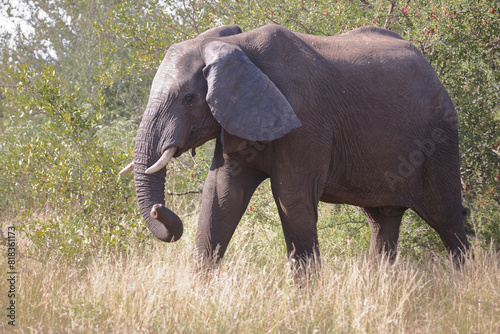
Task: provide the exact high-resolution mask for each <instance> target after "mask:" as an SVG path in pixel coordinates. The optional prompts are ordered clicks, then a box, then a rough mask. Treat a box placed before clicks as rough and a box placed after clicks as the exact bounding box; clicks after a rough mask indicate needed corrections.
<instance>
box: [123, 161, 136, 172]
mask: <svg viewBox="0 0 500 334" xmlns="http://www.w3.org/2000/svg"><path fill="white" fill-rule="evenodd" d="M133 171H134V162H133V161H132V162H131V163H129V164H128V165H127V167H125V168H123V169H122V170H121V171H120V175H124V174H128V173H132V172H133Z"/></svg>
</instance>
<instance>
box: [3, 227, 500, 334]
mask: <svg viewBox="0 0 500 334" xmlns="http://www.w3.org/2000/svg"><path fill="white" fill-rule="evenodd" d="M248 234H249V233H239V234H238V235H237V236H235V237H236V240H233V243H232V248H231V249H230V251H229V254H228V256H227V257H226V258H225V259H224V261H223V264H222V267H221V269H220V271H218V272H217V273H215V274H214V275H213V277H211V278H202V277H200V276H197V275H194V274H193V273H192V272H191V271H190V267H189V253H190V252H189V250H190V244H189V242H190V241H189V240H192V239H190V238H189V237H188V238H186V240H181V241H179V242H178V243H176V244H173V245H163V244H160V243H155V244H154V246H152V247H150V248H148V249H144V248H142V249H130V250H129V252H128V253H123V252H122V253H109V254H101V255H99V256H96V257H95V258H92V259H89V260H88V261H87V264H86V265H85V266H84V267H79V266H75V265H71V264H64V262H59V261H58V260H57V259H52V262H47V263H40V262H37V261H34V260H28V259H22V258H21V259H20V260H19V261H20V262H22V267H23V269H22V270H21V273H20V275H19V284H20V285H19V294H18V296H19V299H18V302H19V309H18V318H17V321H18V324H19V326H18V327H17V328H16V329H17V330H18V331H20V332H27V333H29V332H33V333H38V332H40V333H143V332H144V333H288V332H290V333H291V332H293V333H316V332H317V333H500V260H499V254H497V253H495V252H494V251H489V252H487V251H482V250H480V249H478V250H476V259H475V261H474V262H472V263H469V264H467V265H466V267H465V268H464V270H463V271H461V272H458V271H455V270H454V269H453V268H452V266H451V265H450V264H449V262H448V260H447V259H444V258H440V259H434V260H428V261H421V262H415V261H411V260H401V259H400V260H398V262H397V263H396V264H395V265H387V264H381V265H378V266H374V265H373V264H371V263H370V262H369V261H368V260H367V258H366V256H364V255H332V253H330V252H328V246H326V249H323V253H322V256H323V257H322V261H323V268H322V274H321V277H319V278H316V279H315V280H313V281H311V282H310V284H309V286H303V287H301V288H298V287H297V286H296V285H295V284H294V282H293V280H292V278H291V277H290V274H289V271H288V270H287V268H286V261H285V259H284V255H283V254H284V253H283V252H282V249H281V247H282V246H280V244H279V242H276V243H274V244H273V243H272V242H271V243H269V242H268V243H267V247H266V246H260V245H257V246H256V243H255V238H248V237H247V236H248ZM270 238H274V236H272V235H271V236H270ZM276 238H277V237H276ZM278 239H279V238H278ZM252 240H253V241H252ZM324 248H325V247H324ZM5 262H6V260H2V266H1V269H2V272H6V268H5V266H4V264H5ZM2 286H3V285H2ZM3 295H4V292H3V291H2V298H4V297H5V296H3ZM0 300H1V301H2V305H3V304H4V303H5V299H0ZM2 309H3V306H2ZM2 319H3V320H2V323H1V324H0V330H1V331H4V330H5V329H9V330H10V329H11V328H7V325H6V321H5V318H4V317H2Z"/></svg>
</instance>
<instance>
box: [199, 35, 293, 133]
mask: <svg viewBox="0 0 500 334" xmlns="http://www.w3.org/2000/svg"><path fill="white" fill-rule="evenodd" d="M200 49H201V54H202V57H203V61H204V62H205V65H206V66H205V68H204V69H203V74H204V75H205V78H206V79H207V83H208V93H207V98H206V99H207V103H208V105H209V106H210V109H211V110H212V113H213V115H214V117H215V119H216V120H217V121H218V122H219V123H220V124H221V126H222V127H223V128H224V129H225V130H226V131H227V132H229V133H230V134H232V135H235V136H238V137H240V138H244V139H247V140H252V141H270V140H275V139H278V138H280V137H282V136H284V135H285V134H287V133H288V132H290V131H292V130H293V129H296V128H298V127H300V126H302V124H301V123H300V121H299V120H298V118H297V116H296V115H295V113H294V112H293V109H292V107H291V106H290V104H289V103H288V101H287V100H286V98H285V97H284V96H283V94H282V93H281V92H280V90H279V89H278V88H277V87H276V86H275V85H274V83H273V82H272V81H271V80H270V79H269V78H268V77H267V76H266V75H265V74H264V73H263V72H262V71H261V70H260V69H259V68H258V67H257V66H255V64H254V63H252V61H251V60H250V59H249V58H248V57H247V55H246V54H245V53H244V52H243V51H242V50H241V49H240V48H238V47H236V46H234V45H232V44H228V43H224V42H221V41H219V40H213V39H212V40H210V39H208V40H205V41H203V42H201V43H200Z"/></svg>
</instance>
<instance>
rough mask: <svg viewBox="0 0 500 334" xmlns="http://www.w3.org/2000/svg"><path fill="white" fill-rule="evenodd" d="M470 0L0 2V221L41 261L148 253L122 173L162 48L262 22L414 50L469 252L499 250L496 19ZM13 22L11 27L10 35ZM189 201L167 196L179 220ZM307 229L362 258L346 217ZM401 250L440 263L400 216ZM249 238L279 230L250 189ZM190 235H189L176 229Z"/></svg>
mask: <svg viewBox="0 0 500 334" xmlns="http://www.w3.org/2000/svg"><path fill="white" fill-rule="evenodd" d="M498 7H499V6H498V3H497V2H495V1H487V0H480V1H474V2H472V3H471V2H468V1H464V0H456V1H453V0H426V1H424V0H415V1H413V0H410V1H391V2H390V1H381V0H359V1H347V0H343V1H326V0H319V1H304V0H291V1H286V2H281V1H275V0H234V1H227V0H178V1H159V0H154V1H111V0H84V1H79V2H75V1H64V0H52V1H28V2H26V3H22V4H17V3H12V2H10V1H8V0H2V1H1V2H0V13H1V14H2V15H3V16H4V17H5V18H7V19H8V20H9V22H17V23H19V25H18V26H17V28H16V29H15V30H5V29H4V30H2V32H1V34H0V52H1V57H2V58H1V59H2V62H1V66H0V89H1V90H0V93H1V95H0V187H1V189H2V195H1V196H0V212H1V219H2V222H3V223H4V224H15V225H16V226H17V227H18V229H19V230H21V231H22V232H23V235H24V236H25V238H26V239H27V240H28V241H29V244H30V247H28V248H27V249H26V250H25V251H26V253H27V254H29V255H30V256H34V257H36V258H39V259H43V258H48V257H50V256H52V255H54V254H57V255H58V256H61V258H62V259H66V260H68V261H73V262H74V261H76V262H77V263H79V262H83V261H85V259H86V258H88V257H87V256H88V255H89V254H94V253H95V252H96V251H97V250H102V249H110V248H111V249H125V248H128V247H131V245H146V244H151V243H152V242H154V241H153V240H152V237H151V236H150V234H149V232H148V231H147V230H146V228H145V227H144V224H143V223H142V222H141V218H140V215H139V212H138V209H137V207H136V202H135V193H134V185H133V181H132V180H131V178H130V177H128V176H125V177H119V176H118V171H119V170H120V169H121V168H122V167H123V166H124V165H126V164H127V163H128V162H129V161H130V157H131V153H132V147H133V141H134V137H135V132H136V129H137V125H138V121H139V120H140V117H141V113H142V109H143V108H144V106H145V105H146V102H147V98H148V92H149V87H150V84H151V81H152V78H153V76H154V73H155V71H156V69H157V67H158V65H159V63H160V62H161V60H162V57H163V55H164V53H165V52H166V49H167V48H168V47H169V46H170V45H171V44H173V43H176V42H179V41H181V40H185V39H188V38H193V37H195V36H196V35H198V34H199V33H201V32H203V31H205V30H206V29H209V28H211V27H215V26H219V25H221V24H237V25H239V26H240V27H241V28H242V29H243V30H244V31H246V30H250V29H254V28H256V27H259V26H262V25H264V24H269V23H274V24H280V25H283V26H285V27H287V28H289V29H291V30H294V31H297V32H305V33H309V34H316V35H335V34H341V33H343V32H346V31H349V30H351V29H353V28H356V27H360V26H365V25H376V26H380V27H384V28H387V29H391V30H393V31H395V32H397V33H399V34H401V35H402V36H403V37H404V38H405V39H407V40H410V41H412V42H413V43H414V44H415V45H416V46H417V47H418V48H419V49H420V51H421V52H422V53H423V54H424V55H425V56H426V57H427V59H428V60H429V61H430V62H431V64H432V65H433V66H434V68H435V69H436V71H437V73H438V75H439V77H440V78H441V80H442V82H443V83H444V85H445V86H446V88H447V90H448V91H449V93H450V95H451V97H452V99H453V101H454V103H455V105H456V108H457V112H458V114H459V120H460V137H461V147H460V149H461V158H462V178H463V187H464V192H463V199H464V205H465V206H466V207H468V208H469V212H470V214H469V219H468V229H469V231H470V232H471V233H473V234H474V236H473V237H472V236H471V237H472V238H473V240H474V242H475V243H476V244H477V245H479V246H480V247H483V248H488V247H489V246H490V243H491V242H493V244H494V245H496V247H498V245H499V242H500V225H499V224H498V222H499V221H500V213H499V206H500V182H499V180H498V179H499V178H500V151H499V150H500V147H499V146H500V145H499V141H500V131H499V130H500V107H499V103H498V102H499V100H500V99H499V98H500V72H499V71H500V56H499V54H500V53H499V50H500V37H499V36H500V17H499V14H498V13H499V11H500V8H498ZM20 23H22V24H20ZM212 150H213V143H207V144H206V145H204V146H203V147H202V148H201V149H199V150H198V155H197V156H196V157H190V156H188V155H185V156H183V157H181V158H179V159H177V161H175V162H174V163H173V164H172V165H171V166H170V167H169V171H168V179H167V185H166V187H167V190H168V191H171V192H173V193H183V192H186V191H197V190H199V189H201V187H202V184H203V181H204V179H205V177H206V173H207V171H208V166H209V165H210V160H211V154H212ZM198 202H199V195H198V194H196V193H195V194H189V195H185V196H176V195H168V196H167V205H169V206H171V207H173V209H174V210H176V212H178V213H179V214H180V215H181V216H183V217H190V216H191V215H195V214H196V213H197V207H198ZM320 213H321V215H320V221H319V228H320V231H321V233H322V234H323V236H322V237H323V238H324V239H325V240H332V241H333V242H335V244H336V245H338V247H335V248H334V249H336V250H337V251H338V252H339V253H345V252H359V251H366V249H367V245H368V242H369V241H368V236H369V231H368V227H367V224H366V222H365V220H364V217H363V216H362V215H361V214H360V213H359V212H358V211H357V210H356V209H355V208H352V207H347V206H338V205H337V206H333V205H321V208H320ZM404 220H405V224H404V226H403V231H402V237H401V245H400V250H401V253H402V254H403V255H407V256H410V257H416V258H421V257H422V256H429V254H434V253H440V252H442V250H443V249H442V246H441V243H440V241H439V238H438V237H437V236H436V234H435V233H434V232H433V231H432V230H431V229H430V228H429V227H428V226H427V225H426V224H424V223H423V222H421V221H420V219H419V218H418V217H417V216H416V215H415V214H414V213H412V212H409V213H408V214H407V215H406V216H405V218H404ZM243 224H246V226H249V227H250V229H248V230H246V232H245V233H248V234H249V238H251V237H252V235H253V234H254V233H257V232H255V231H256V230H259V229H279V220H278V217H277V214H276V210H275V208H274V203H273V200H272V197H271V196H270V191H269V184H268V183H263V184H262V185H261V187H259V189H258V191H257V192H256V195H255V196H254V198H253V200H252V203H251V204H250V206H249V208H248V210H247V214H246V215H245V216H244V222H243ZM188 228H191V229H194V228H195V227H194V226H191V227H188ZM349 247H350V249H349Z"/></svg>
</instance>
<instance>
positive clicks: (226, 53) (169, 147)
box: [123, 25, 470, 267]
mask: <svg viewBox="0 0 500 334" xmlns="http://www.w3.org/2000/svg"><path fill="white" fill-rule="evenodd" d="M213 139H215V140H216V142H215V151H214V157H213V161H212V164H211V167H210V171H209V172H208V176H207V178H206V181H205V183H204V186H203V190H202V195H201V196H202V199H201V208H200V215H199V221H198V229H197V232H196V236H195V240H194V246H193V258H194V259H195V261H198V262H199V263H201V264H202V265H203V264H206V263H208V261H209V259H211V260H210V261H215V262H216V263H219V262H220V260H221V259H222V258H223V256H224V253H225V251H226V249H227V247H228V244H229V242H230V239H231V237H232V236H233V233H234V232H235V229H236V227H237V225H238V223H239V221H240V219H241V218H242V216H243V214H244V213H245V211H246V208H247V206H248V204H249V201H250V198H251V197H252V195H253V193H254V191H255V190H256V188H257V187H258V186H259V184H260V183H261V182H262V181H263V180H265V179H268V178H269V179H270V183H271V188H272V194H273V197H274V199H275V202H276V205H277V209H278V212H279V217H280V220H281V225H282V229H283V233H284V238H285V242H286V247H287V253H288V257H289V259H290V261H291V262H292V263H296V266H298V267H300V266H301V264H304V263H307V262H308V261H310V260H311V259H316V260H318V261H319V256H320V252H319V244H318V231H317V220H318V204H319V202H320V201H322V202H326V203H343V204H349V205H354V206H358V207H359V208H360V209H361V210H362V212H363V213H364V214H365V215H366V218H367V222H368V223H369V227H370V231H371V241H370V249H369V255H370V257H373V258H381V257H389V258H390V259H394V257H395V256H396V252H397V241H398V236H399V231H400V224H401V220H402V217H403V214H404V213H405V211H406V210H407V209H411V210H413V211H415V212H416V213H417V214H418V215H419V216H420V217H421V218H422V219H423V220H424V221H425V222H426V223H428V224H429V225H430V226H431V227H432V228H433V229H434V230H435V231H436V232H437V233H438V234H439V236H440V238H441V240H442V242H443V244H444V246H445V248H446V250H447V251H448V252H449V253H450V255H452V257H453V259H454V260H455V261H456V262H459V263H462V262H463V261H464V259H465V257H466V254H468V252H469V250H470V244H469V242H468V240H467V236H466V233H465V229H464V222H463V220H464V218H463V215H462V211H463V207H462V198H461V178H460V160H459V148H458V144H459V142H458V122H457V114H456V111H455V108H454V105H453V103H452V101H451V99H450V97H449V95H448V93H447V91H446V90H445V88H444V86H443V85H442V83H441V82H440V81H439V79H438V77H437V75H436V73H435V71H434V69H433V68H432V66H431V65H430V64H429V62H428V61H427V60H426V59H425V58H424V56H423V55H422V54H421V53H420V51H419V50H418V49H417V48H416V47H415V46H414V45H412V44H411V43H410V42H408V41H406V40H404V39H403V38H402V37H400V36H399V35H398V34H396V33H394V32H391V31H389V30H385V29H382V28H378V27H361V28H357V29H355V30H352V31H349V32H347V33H344V34H341V35H336V36H313V35H307V34H302V33H295V32H292V31H290V30H288V29H286V28H285V27H282V26H279V25H266V26H263V27H260V28H257V29H254V30H250V31H247V32H242V30H241V29H240V28H239V27H237V26H221V27H217V28H213V29H210V30H207V31H206V32H204V33H202V34H200V35H199V36H198V37H196V38H193V39H189V40H186V41H183V42H180V43H177V44H174V45H172V46H170V47H169V48H168V50H167V52H166V55H165V57H164V59H163V61H162V62H161V64H160V66H159V68H158V71H157V73H156V75H155V77H154V79H153V82H152V86H151V92H150V96H149V100H148V103H147V106H146V109H145V111H144V114H143V117H142V120H141V122H140V126H139V129H138V133H137V137H136V141H135V148H134V156H133V162H132V163H131V164H130V165H129V166H128V167H126V168H125V169H124V170H123V173H126V172H129V171H132V170H133V171H134V175H135V176H134V178H135V185H136V193H137V198H138V205H139V207H140V210H141V213H142V216H143V218H144V220H145V222H146V225H147V227H148V228H149V230H150V231H151V232H152V234H153V235H154V236H155V237H156V238H158V239H160V240H162V241H165V242H172V241H176V240H179V238H181V236H182V233H183V224H182V222H181V220H180V218H179V217H178V216H177V215H176V214H175V213H174V212H172V211H171V210H169V209H168V208H166V207H165V198H164V187H165V185H164V183H165V177H166V168H165V166H166V165H167V164H168V162H169V161H170V160H171V159H172V158H176V157H178V156H180V155H181V154H183V153H184V152H187V151H189V150H194V149H195V148H196V147H198V146H200V145H202V144H204V143H205V142H207V141H209V140H213Z"/></svg>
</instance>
